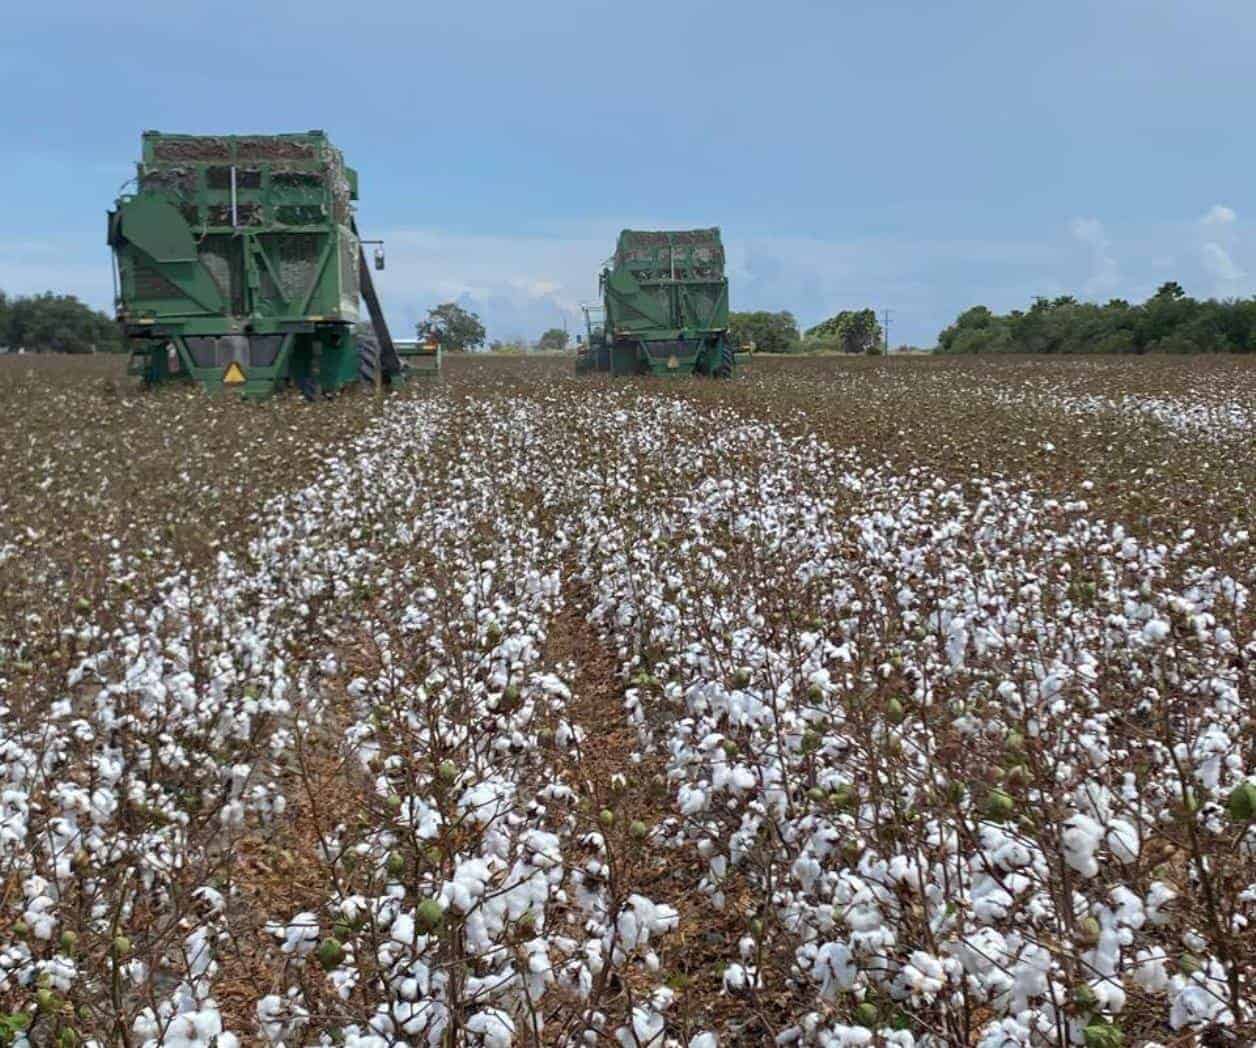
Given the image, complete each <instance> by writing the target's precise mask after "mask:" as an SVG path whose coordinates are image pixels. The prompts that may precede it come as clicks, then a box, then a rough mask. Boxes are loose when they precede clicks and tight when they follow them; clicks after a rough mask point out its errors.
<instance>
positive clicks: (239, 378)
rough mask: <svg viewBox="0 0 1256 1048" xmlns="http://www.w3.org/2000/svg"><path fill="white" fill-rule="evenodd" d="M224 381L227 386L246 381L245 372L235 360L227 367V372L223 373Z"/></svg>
mask: <svg viewBox="0 0 1256 1048" xmlns="http://www.w3.org/2000/svg"><path fill="white" fill-rule="evenodd" d="M222 381H223V383H224V384H226V385H231V386H234V385H238V384H239V383H241V382H243V381H244V370H243V369H242V368H241V367H240V365H239V364H237V363H236V362H235V361H234V360H233V361H232V362H231V363H230V364H228V365H227V370H226V371H224V372H223V374H222Z"/></svg>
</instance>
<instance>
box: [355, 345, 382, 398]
mask: <svg viewBox="0 0 1256 1048" xmlns="http://www.w3.org/2000/svg"><path fill="white" fill-rule="evenodd" d="M357 342H358V375H359V376H360V377H361V379H362V381H363V382H365V383H366V384H367V385H369V386H373V385H375V375H376V374H377V373H378V371H379V366H380V364H379V356H380V354H379V339H377V338H376V337H375V333H374V332H368V333H363V334H361V335H358V338H357Z"/></svg>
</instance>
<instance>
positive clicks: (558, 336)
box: [536, 328, 571, 352]
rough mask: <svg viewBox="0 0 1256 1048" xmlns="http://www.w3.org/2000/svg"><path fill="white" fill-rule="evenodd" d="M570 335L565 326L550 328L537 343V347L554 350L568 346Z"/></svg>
mask: <svg viewBox="0 0 1256 1048" xmlns="http://www.w3.org/2000/svg"><path fill="white" fill-rule="evenodd" d="M570 337H571V336H570V335H568V334H567V332H566V331H565V330H564V329H563V328H550V329H549V330H548V331H547V332H545V334H543V335H542V336H541V337H540V338H539V339H538V340H537V343H536V348H537V349H541V350H547V351H550V352H553V351H555V350H562V349H566V348H567V342H568V341H569V340H570Z"/></svg>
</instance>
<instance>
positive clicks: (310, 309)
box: [109, 131, 440, 399]
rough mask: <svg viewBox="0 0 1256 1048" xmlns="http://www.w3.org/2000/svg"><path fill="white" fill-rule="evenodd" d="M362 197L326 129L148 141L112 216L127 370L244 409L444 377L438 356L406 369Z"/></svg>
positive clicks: (414, 360) (420, 358) (409, 358)
mask: <svg viewBox="0 0 1256 1048" xmlns="http://www.w3.org/2000/svg"><path fill="white" fill-rule="evenodd" d="M357 198H358V177H357V172H356V171H354V170H353V168H350V167H346V166H345V163H344V158H343V157H342V156H341V153H340V150H338V149H336V148H335V147H334V146H333V145H332V144H331V142H330V141H329V140H328V138H327V136H326V135H325V134H324V133H323V132H322V131H308V132H305V133H303V134H284V135H170V134H161V133H159V132H156V131H147V132H145V133H144V135H143V152H142V159H141V160H140V163H139V165H138V171H137V175H136V179H135V191H134V192H133V193H130V194H127V195H123V196H121V197H119V199H118V201H117V203H116V205H115V207H114V209H113V210H112V211H110V212H109V244H110V246H111V247H112V248H113V255H114V264H115V272H114V279H115V282H116V284H115V292H116V295H115V298H116V304H117V316H118V322H119V324H120V326H121V328H122V333H123V335H124V337H125V339H126V341H127V344H128V347H129V348H130V351H131V362H130V367H129V369H128V370H129V371H130V372H131V373H132V374H135V375H140V376H142V377H143V379H144V381H145V383H146V384H149V385H154V384H157V383H161V382H164V381H167V380H171V379H176V378H179V379H194V380H196V381H197V382H199V383H200V384H201V385H202V386H203V387H204V388H206V389H207V390H210V391H213V392H216V391H220V390H233V391H236V392H238V393H240V394H242V395H244V396H245V397H263V396H266V395H268V394H270V393H273V392H275V390H276V389H278V388H279V387H281V386H283V385H287V384H292V385H295V386H296V387H297V388H299V389H300V390H301V391H302V392H303V393H304V394H305V395H306V397H308V398H310V399H313V398H314V397H315V396H317V395H318V394H320V393H323V394H330V393H333V392H335V391H336V390H339V389H342V388H344V387H346V386H349V385H353V384H355V383H358V382H362V381H365V382H368V383H371V384H376V385H383V384H387V383H391V382H392V381H393V380H395V379H399V378H401V377H403V376H405V375H407V374H409V373H411V372H415V371H418V372H432V371H437V370H439V367H440V355H439V350H438V349H437V348H436V347H432V346H419V347H416V348H415V349H414V350H412V351H411V352H410V353H406V354H404V355H402V354H399V353H398V349H397V347H396V346H395V345H394V343H393V341H392V337H391V335H390V334H389V331H388V325H387V323H386V322H385V320H384V315H383V311H382V310H381V308H380V304H379V299H378V297H377V296H376V294H375V286H374V283H373V282H372V280H371V269H370V267H369V266H368V265H367V261H366V254H365V250H364V248H363V242H362V240H361V239H360V238H359V236H358V230H357V225H356V222H355V219H354V201H356V200H357ZM383 262H384V258H383V251H382V249H381V248H376V251H375V266H376V268H378V269H382V268H383ZM359 298H361V299H362V300H364V301H365V302H366V306H367V311H368V314H369V316H370V325H369V327H368V326H367V325H361V324H359Z"/></svg>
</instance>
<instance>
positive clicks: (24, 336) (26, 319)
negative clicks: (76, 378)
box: [0, 291, 122, 353]
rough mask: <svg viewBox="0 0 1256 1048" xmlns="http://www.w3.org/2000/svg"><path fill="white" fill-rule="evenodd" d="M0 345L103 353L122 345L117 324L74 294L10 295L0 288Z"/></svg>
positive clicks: (60, 351)
mask: <svg viewBox="0 0 1256 1048" xmlns="http://www.w3.org/2000/svg"><path fill="white" fill-rule="evenodd" d="M0 348H7V349H10V350H18V349H24V350H26V351H27V352H30V353H94V352H100V353H106V352H116V351H118V350H120V349H121V348H122V340H121V338H120V337H119V335H118V325H117V324H116V323H115V322H114V321H113V320H112V319H111V318H110V317H108V316H106V315H105V314H104V313H101V312H100V311H99V310H96V309H92V308H91V307H90V306H88V305H86V304H85V303H83V302H80V301H79V300H78V299H77V298H76V297H75V296H74V295H56V294H53V292H51V291H45V292H44V293H43V294H42V295H25V296H23V295H18V296H16V297H10V296H9V295H7V294H5V293H4V292H3V291H0Z"/></svg>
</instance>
